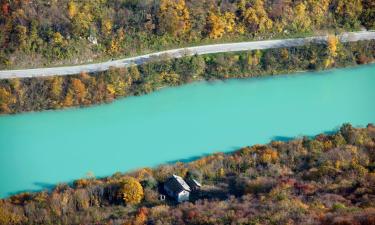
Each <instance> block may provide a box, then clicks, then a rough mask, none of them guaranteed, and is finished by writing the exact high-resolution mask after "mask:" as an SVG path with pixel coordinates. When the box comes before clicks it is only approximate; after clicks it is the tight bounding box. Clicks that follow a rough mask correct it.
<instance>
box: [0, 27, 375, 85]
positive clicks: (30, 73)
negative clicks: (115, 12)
mask: <svg viewBox="0 0 375 225" xmlns="http://www.w3.org/2000/svg"><path fill="white" fill-rule="evenodd" d="M372 39H375V31H361V32H349V33H343V34H342V35H341V36H340V40H341V41H342V42H355V41H359V40H372ZM326 40H327V36H314V37H308V38H294V39H282V40H268V41H251V42H238V43H229V44H215V45H204V46H197V47H188V48H179V49H173V50H168V51H161V52H157V53H151V54H147V55H142V56H137V57H132V58H125V59H119V60H113V61H107V62H102V63H95V64H86V65H77V66H63V67H52V68H37V69H24V70H2V71H0V79H8V78H24V77H43V76H65V75H72V74H79V73H81V72H98V71H105V70H108V69H109V68H110V67H127V66H131V65H134V64H135V65H139V64H142V63H145V62H147V61H149V60H151V59H152V58H154V57H158V56H160V55H168V56H169V57H173V58H178V57H182V56H185V55H195V54H198V55H204V54H210V53H219V52H237V51H247V50H257V49H270V48H282V47H295V46H302V45H305V44H306V43H311V42H314V43H325V42H326Z"/></svg>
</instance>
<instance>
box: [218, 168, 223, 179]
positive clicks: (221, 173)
mask: <svg viewBox="0 0 375 225" xmlns="http://www.w3.org/2000/svg"><path fill="white" fill-rule="evenodd" d="M217 174H218V177H224V176H225V170H224V168H220V169H219V171H218V173H217Z"/></svg>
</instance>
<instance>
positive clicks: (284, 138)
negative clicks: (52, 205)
mask: <svg viewBox="0 0 375 225" xmlns="http://www.w3.org/2000/svg"><path fill="white" fill-rule="evenodd" d="M338 130H339V127H337V128H335V129H333V130H329V131H324V132H321V133H320V134H325V135H332V134H334V133H336V132H337V131H338ZM317 135H319V134H317ZM317 135H299V136H294V137H289V136H281V135H279V136H273V137H272V138H271V140H270V142H272V141H283V142H289V141H292V140H296V139H301V138H303V137H307V138H310V139H311V138H314V137H315V136H317ZM243 147H246V146H232V147H229V148H227V149H226V150H224V151H213V152H210V153H203V154H201V155H196V156H191V157H187V158H182V159H179V160H172V161H167V162H164V163H161V164H159V165H157V166H155V167H154V168H156V167H158V166H160V165H164V164H169V165H172V164H175V163H177V162H182V163H190V162H193V161H195V160H198V159H200V158H203V157H207V156H210V155H212V154H215V153H218V152H221V153H223V154H226V155H229V154H232V153H234V152H236V151H238V150H240V149H241V148H243ZM126 172H132V171H131V170H130V171H126ZM126 172H125V173H126ZM114 173H115V172H114ZM108 176H111V174H110V175H107V176H103V177H97V179H103V178H105V177H108ZM62 183H66V184H68V185H69V186H72V185H73V183H74V180H71V181H69V182H62ZM33 184H34V185H35V186H37V187H38V188H35V189H28V190H22V191H16V192H9V193H8V197H10V196H13V195H18V194H21V193H26V192H28V193H35V192H39V191H42V190H47V191H52V190H53V189H54V188H55V187H56V186H57V185H58V184H51V183H46V182H34V183H33Z"/></svg>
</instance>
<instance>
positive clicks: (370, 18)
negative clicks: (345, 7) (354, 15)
mask: <svg viewBox="0 0 375 225" xmlns="http://www.w3.org/2000/svg"><path fill="white" fill-rule="evenodd" d="M362 4H363V12H362V15H361V21H362V24H363V25H364V26H365V27H366V28H367V29H369V30H371V29H375V1H374V0H362Z"/></svg>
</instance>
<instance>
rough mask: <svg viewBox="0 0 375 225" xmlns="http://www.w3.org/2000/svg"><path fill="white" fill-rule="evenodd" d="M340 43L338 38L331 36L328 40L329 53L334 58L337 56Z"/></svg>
mask: <svg viewBox="0 0 375 225" xmlns="http://www.w3.org/2000/svg"><path fill="white" fill-rule="evenodd" d="M338 43H339V39H338V38H337V37H336V36H333V35H330V36H328V39H327V45H328V53H329V55H330V56H332V57H336V56H337V45H338Z"/></svg>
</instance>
